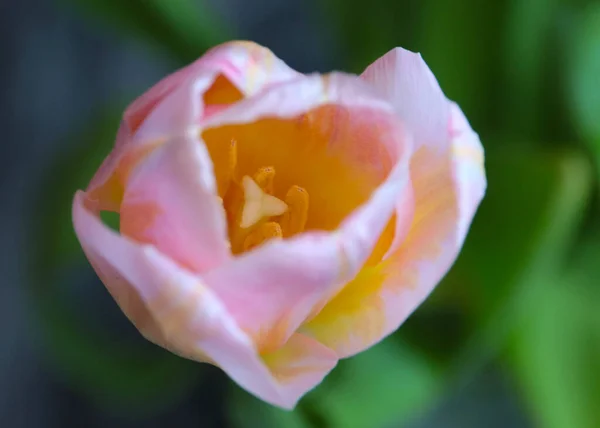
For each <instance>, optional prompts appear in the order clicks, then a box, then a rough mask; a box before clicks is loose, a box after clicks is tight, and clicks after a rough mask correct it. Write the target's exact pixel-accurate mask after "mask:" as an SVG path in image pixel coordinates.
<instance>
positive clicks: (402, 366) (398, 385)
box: [303, 339, 442, 428]
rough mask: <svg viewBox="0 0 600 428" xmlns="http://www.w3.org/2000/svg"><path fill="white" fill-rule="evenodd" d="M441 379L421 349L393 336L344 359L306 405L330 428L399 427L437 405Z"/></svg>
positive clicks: (310, 396) (311, 394)
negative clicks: (394, 338) (414, 347)
mask: <svg viewBox="0 0 600 428" xmlns="http://www.w3.org/2000/svg"><path fill="white" fill-rule="evenodd" d="M441 381H442V378H441V375H440V372H439V370H438V369H437V368H436V367H435V366H434V365H432V364H431V362H430V361H429V360H427V359H426V358H425V357H424V356H423V355H422V354H421V353H419V352H417V351H416V350H414V349H412V348H410V347H409V346H408V345H406V344H404V343H397V342H396V341H394V340H390V339H388V340H385V341H383V342H382V343H380V344H378V345H377V346H375V347H373V348H371V349H369V350H367V351H365V352H363V353H361V354H358V355H356V356H354V357H351V358H349V359H346V360H343V361H341V362H340V363H339V364H338V367H336V368H335V369H334V371H333V373H332V374H331V375H330V376H329V377H328V378H326V379H325V381H324V382H323V383H322V384H321V385H320V386H319V387H318V388H317V389H315V390H314V391H313V392H311V393H310V394H309V395H308V396H307V397H306V398H305V400H306V401H305V402H304V403H303V404H304V405H306V406H307V407H308V408H310V409H312V411H313V412H314V413H315V414H318V415H320V416H321V417H322V419H323V420H324V421H325V422H326V426H327V427H328V428H364V427H373V428H380V427H386V426H396V427H400V426H402V425H401V424H404V423H406V422H409V421H410V420H411V419H412V418H415V417H416V416H418V415H419V413H420V412H422V411H424V410H426V409H427V407H428V406H430V405H431V404H432V402H433V401H434V400H435V399H436V398H437V397H438V395H439V393H440V389H441Z"/></svg>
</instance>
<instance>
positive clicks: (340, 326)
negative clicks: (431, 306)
mask: <svg viewBox="0 0 600 428" xmlns="http://www.w3.org/2000/svg"><path fill="white" fill-rule="evenodd" d="M362 78H364V79H365V80H367V81H368V82H369V83H371V84H372V85H373V86H374V87H375V88H376V89H377V90H378V91H379V92H380V93H381V94H385V95H386V96H387V97H388V99H389V101H390V102H391V103H392V104H393V105H394V107H395V109H396V112H397V114H398V116H399V118H400V119H401V120H402V121H403V122H404V123H405V124H406V126H407V128H408V130H409V131H411V132H412V135H413V137H414V139H415V141H414V155H413V158H412V159H411V163H410V178H411V181H412V184H413V191H414V204H415V209H414V219H413V222H412V225H411V227H410V230H409V232H408V235H407V236H406V237H405V238H404V237H403V239H395V240H394V243H393V244H392V246H391V248H390V252H389V253H388V254H387V255H386V257H385V260H384V261H383V262H382V263H381V264H380V265H379V266H376V267H372V268H367V269H365V270H364V271H363V272H361V274H360V275H359V277H358V278H357V279H355V280H354V281H353V282H352V283H350V284H349V285H348V286H347V287H345V288H344V290H342V291H341V292H340V293H339V294H338V295H337V296H336V297H335V298H334V299H333V300H332V301H331V302H329V303H328V305H326V306H325V307H324V308H323V310H322V311H321V312H320V313H319V314H318V315H317V316H316V317H315V318H314V319H312V320H311V321H310V322H309V323H308V324H307V325H305V326H304V327H303V330H302V331H304V332H305V333H306V334H309V335H311V336H312V337H314V338H316V339H317V340H319V341H320V342H322V343H323V344H325V345H326V346H328V347H330V348H332V349H334V350H335V351H336V353H337V354H338V355H339V356H340V357H346V356H350V355H352V354H355V353H358V352H360V351H362V350H364V349H366V348H368V347H370V346H371V345H373V344H374V343H376V342H377V341H379V340H381V339H382V338H383V337H385V336H386V335H388V334H390V333H391V332H393V331H394V330H396V329H397V328H398V327H399V326H400V324H402V322H404V320H405V319H406V318H407V317H408V316H409V315H410V314H411V313H412V312H413V311H414V310H415V309H416V308H417V307H418V306H419V305H420V304H421V303H422V302H423V300H424V299H425V298H426V297H427V296H428V295H429V293H430V292H431V291H432V290H433V288H434V287H435V286H436V285H437V283H438V282H439V281H440V280H441V278H442V277H443V276H444V275H445V274H446V272H447V271H448V269H449V268H450V266H451V265H452V264H453V263H454V260H455V259H456V257H457V255H458V253H459V251H460V248H461V246H462V243H463V240H464V238H465V235H466V233H467V230H468V227H469V225H470V223H471V220H472V218H473V215H474V213H475V211H476V209H477V206H478V205H479V203H480V201H481V199H482V198H483V194H484V192H485V186H486V182H485V174H484V170H483V149H482V147H481V144H480V142H479V139H478V137H477V135H476V134H475V133H474V132H473V131H472V130H471V128H470V126H469V125H468V123H467V122H466V119H465V118H464V115H462V113H461V112H460V109H458V107H457V106H456V105H455V104H452V103H450V102H449V101H448V100H447V99H446V98H445V97H444V95H443V93H442V91H441V89H440V88H439V85H438V84H437V82H436V80H435V78H434V77H433V74H432V73H431V71H430V70H429V69H428V67H427V65H426V64H425V63H424V62H423V60H422V59H421V57H420V56H419V55H417V54H413V53H411V52H408V51H405V50H402V49H395V50H393V51H391V52H390V53H388V54H387V55H385V56H384V57H382V58H381V59H379V60H377V61H376V62H375V63H374V64H372V65H371V66H369V67H368V68H367V70H366V71H365V73H363V75H362ZM400 206H401V205H400V204H399V207H400Z"/></svg>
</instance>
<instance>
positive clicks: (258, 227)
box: [222, 140, 308, 253]
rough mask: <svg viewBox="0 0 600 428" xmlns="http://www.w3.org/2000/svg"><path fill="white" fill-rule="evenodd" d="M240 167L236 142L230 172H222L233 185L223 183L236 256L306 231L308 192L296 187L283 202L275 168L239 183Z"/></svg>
mask: <svg viewBox="0 0 600 428" xmlns="http://www.w3.org/2000/svg"><path fill="white" fill-rule="evenodd" d="M236 167H237V142H236V141H235V140H232V141H231V144H229V147H228V153H227V166H226V170H225V171H222V175H223V176H225V177H228V178H229V182H228V183H222V184H223V187H224V188H226V191H225V195H224V198H223V208H224V209H225V212H226V214H227V219H228V223H229V236H230V241H231V249H232V251H233V252H234V253H239V252H242V251H248V250H251V249H252V248H254V247H257V246H258V245H260V244H262V243H263V242H265V241H267V240H270V239H281V238H283V237H289V236H292V235H294V234H296V233H300V232H302V231H303V230H304V228H305V226H306V219H307V214H308V192H307V191H306V190H305V189H303V188H302V187H300V186H296V185H293V186H291V187H290V188H289V190H288V191H287V193H286V195H285V197H284V200H281V199H280V198H278V197H277V196H275V195H274V194H273V192H274V189H275V186H274V183H275V168H274V167H272V166H268V167H261V168H259V169H258V170H257V171H256V172H255V173H254V174H253V176H252V177H251V176H249V175H244V176H242V178H241V180H239V181H238V180H237V179H236V178H235V177H236V176H237V174H236Z"/></svg>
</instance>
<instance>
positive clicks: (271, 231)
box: [244, 221, 283, 251]
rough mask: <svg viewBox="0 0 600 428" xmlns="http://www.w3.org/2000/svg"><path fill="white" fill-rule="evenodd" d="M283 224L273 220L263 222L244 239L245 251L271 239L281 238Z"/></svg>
mask: <svg viewBox="0 0 600 428" xmlns="http://www.w3.org/2000/svg"><path fill="white" fill-rule="evenodd" d="M282 236H283V234H282V232H281V226H280V225H279V224H277V223H275V222H273V221H270V222H268V223H263V224H261V225H260V226H259V227H258V228H257V229H256V230H254V231H253V232H252V233H250V234H249V235H248V236H247V237H246V239H245V240H244V251H248V250H251V249H252V248H255V247H257V246H259V245H260V244H262V243H263V242H265V241H268V240H270V239H281V237H282Z"/></svg>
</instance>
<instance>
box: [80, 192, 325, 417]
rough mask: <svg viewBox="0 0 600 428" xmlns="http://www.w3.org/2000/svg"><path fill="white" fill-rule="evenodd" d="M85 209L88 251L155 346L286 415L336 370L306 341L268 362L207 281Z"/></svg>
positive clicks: (296, 339) (293, 342) (296, 340)
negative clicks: (207, 366)
mask: <svg viewBox="0 0 600 428" xmlns="http://www.w3.org/2000/svg"><path fill="white" fill-rule="evenodd" d="M86 205H87V199H86V195H85V193H83V192H78V193H77V194H76V195H75V199H74V203H73V222H74V226H75V231H76V233H77V236H78V237H79V240H80V242H81V244H82V247H83V249H84V251H85V253H86V255H87V256H88V259H89V260H90V263H91V264H92V266H93V267H94V269H95V270H96V272H97V274H98V276H100V278H101V279H102V281H103V282H104V284H105V285H106V287H107V289H108V290H109V292H110V293H111V295H112V296H113V297H114V298H115V300H116V301H117V303H118V304H119V306H120V307H121V309H122V310H123V311H124V312H125V314H126V315H127V316H128V317H129V319H130V320H131V321H132V322H133V323H134V324H135V326H136V327H137V328H138V330H139V331H140V332H141V333H142V334H143V335H144V336H145V337H146V338H148V339H149V340H151V341H153V342H154V343H156V344H158V345H160V346H163V347H165V348H167V349H169V350H171V351H172V352H174V353H176V354H178V355H181V356H183V357H186V358H190V359H193V360H197V361H206V362H211V363H213V364H215V365H217V366H219V367H221V368H222V369H223V370H224V371H225V372H226V373H227V374H228V375H229V376H230V377H231V378H232V379H233V380H235V381H236V382H237V383H238V384H240V385H241V386H242V387H244V388H246V389H247V390H249V391H250V392H252V393H253V394H255V395H257V396H258V397H260V398H261V399H263V400H265V401H268V402H270V403H272V404H275V405H278V406H281V407H285V408H292V407H294V405H295V404H296V402H297V400H298V399H299V398H300V396H302V394H304V393H305V392H306V391H308V390H309V389H311V388H312V387H314V386H315V385H316V384H318V383H319V382H320V381H321V380H322V379H323V377H324V376H325V375H326V374H327V373H328V372H329V371H330V370H331V369H332V368H333V366H335V364H336V356H335V354H334V353H333V352H332V351H331V350H329V349H327V348H326V347H325V346H323V345H321V344H319V343H318V342H316V341H314V340H313V339H310V338H307V337H303V336H301V335H294V336H293V337H291V338H290V340H289V341H288V342H287V344H286V345H285V346H284V347H282V348H281V349H279V350H278V351H277V352H275V353H272V354H270V355H266V356H265V357H264V360H263V359H262V358H261V357H260V356H259V355H258V353H257V352H256V349H255V347H254V344H253V343H252V341H251V340H250V339H249V338H248V336H246V334H244V332H243V331H241V330H240V329H239V328H238V326H237V325H236V323H235V322H234V321H233V319H232V318H231V316H230V315H229V314H228V312H227V311H226V309H225V308H224V307H223V305H222V304H221V302H220V301H219V299H218V298H217V297H216V296H215V295H214V293H212V291H211V290H210V289H208V288H207V287H206V286H205V285H204V283H203V281H202V279H201V278H200V277H198V276H195V275H192V274H191V273H189V272H187V271H186V270H184V269H182V268H181V267H179V266H178V265H177V264H175V263H173V262H172V261H171V260H169V259H168V258H167V257H165V256H164V255H162V253H160V252H159V251H158V250H156V249H155V248H154V247H152V246H149V245H140V244H138V243H135V242H133V241H131V240H130V239H128V238H126V237H122V236H119V235H117V234H116V233H115V232H113V231H112V230H110V229H109V228H107V227H106V226H104V225H103V224H102V222H101V221H100V219H99V218H98V217H97V216H96V215H94V214H93V213H92V212H91V211H89V209H88V208H87V207H86ZM92 206H93V204H92Z"/></svg>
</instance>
